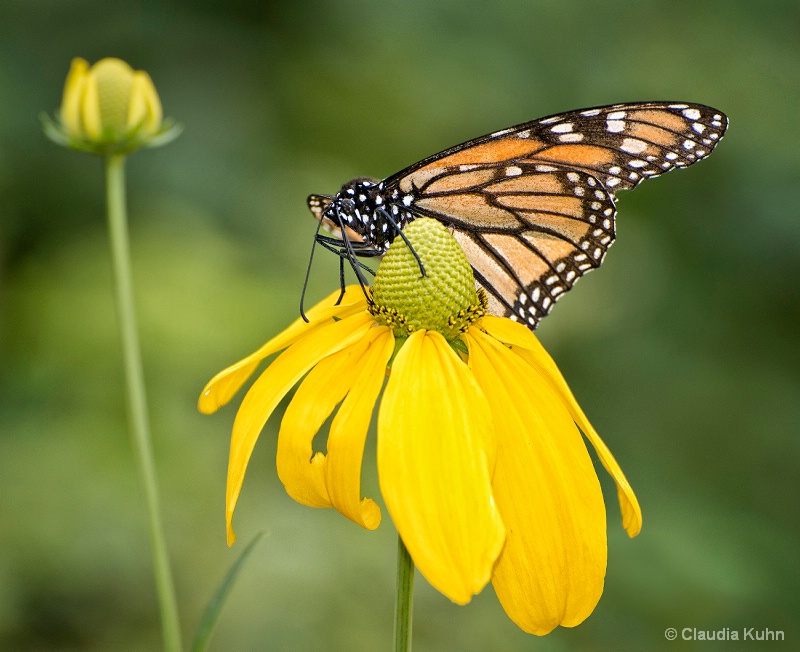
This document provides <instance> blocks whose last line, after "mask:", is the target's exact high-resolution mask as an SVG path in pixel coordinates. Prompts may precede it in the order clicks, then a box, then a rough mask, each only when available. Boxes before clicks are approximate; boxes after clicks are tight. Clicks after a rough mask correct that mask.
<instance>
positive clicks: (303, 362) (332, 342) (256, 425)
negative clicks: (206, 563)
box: [225, 312, 373, 545]
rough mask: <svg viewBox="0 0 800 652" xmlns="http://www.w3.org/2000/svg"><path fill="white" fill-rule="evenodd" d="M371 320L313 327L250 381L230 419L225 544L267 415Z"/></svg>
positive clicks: (366, 316) (358, 316)
mask: <svg viewBox="0 0 800 652" xmlns="http://www.w3.org/2000/svg"><path fill="white" fill-rule="evenodd" d="M372 324H373V321H372V318H371V317H370V315H369V314H367V313H366V312H362V313H359V314H356V315H351V316H350V317H347V318H345V319H342V320H341V321H336V322H331V323H328V324H326V325H325V326H324V327H323V328H317V329H314V330H312V331H311V332H310V333H308V334H307V335H306V336H305V337H303V338H301V339H300V340H298V341H297V342H295V344H294V346H292V347H290V348H289V349H287V350H286V351H284V352H283V353H282V354H281V355H279V356H278V357H277V358H276V359H275V361H274V362H273V363H272V364H271V365H270V366H269V367H267V368H266V369H265V370H264V373H262V374H261V376H260V377H259V378H258V380H256V382H255V383H253V386H252V387H251V388H250V390H249V391H248V392H247V394H246V395H245V397H244V400H243V401H242V405H241V407H239V411H238V412H237V413H236V419H235V420H234V422H233V434H232V435H231V450H230V457H229V459H228V483H227V489H226V492H225V520H226V525H227V531H228V545H231V544H232V543H233V542H234V541H235V540H236V535H235V534H234V533H233V528H232V526H231V519H232V518H233V510H234V509H235V507H236V501H237V500H238V499H239V492H240V491H241V489H242V482H243V481H244V474H245V471H246V470H247V463H248V461H249V460H250V454H251V453H252V452H253V447H254V446H255V443H256V440H257V439H258V436H259V434H260V433H261V429H262V428H263V427H264V424H265V423H266V421H267V419H268V418H269V415H270V414H272V411H273V410H274V409H275V407H276V406H277V405H278V402H279V401H280V400H281V398H283V396H284V395H285V394H286V393H287V392H288V391H289V390H290V389H291V388H292V387H293V386H294V385H295V383H297V381H298V380H300V378H302V376H303V375H304V374H305V373H306V372H307V371H308V370H309V369H311V367H313V366H314V365H315V364H316V363H317V362H319V361H320V360H322V359H323V358H324V357H326V356H328V355H330V354H331V353H335V352H337V351H341V350H342V349H344V348H345V347H347V346H349V345H351V344H353V343H354V342H357V341H358V340H359V339H361V338H362V337H364V335H365V334H366V332H367V330H369V328H370V326H372Z"/></svg>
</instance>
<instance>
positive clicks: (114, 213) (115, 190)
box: [106, 154, 181, 652]
mask: <svg viewBox="0 0 800 652" xmlns="http://www.w3.org/2000/svg"><path fill="white" fill-rule="evenodd" d="M106 200H107V202H108V231H109V238H110V241H111V260H112V265H113V268H114V289H115V294H116V304H117V318H118V321H119V332H120V339H121V341H122V352H123V357H124V362H125V380H126V385H127V395H128V413H129V415H128V416H129V418H130V429H131V438H132V440H133V448H134V452H135V454H136V461H137V463H138V467H139V474H140V476H141V482H142V485H143V487H144V494H145V501H146V503H147V517H148V522H149V525H150V545H151V547H152V551H153V570H154V573H155V580H156V591H157V592H158V599H159V606H160V611H161V630H162V635H163V639H164V649H165V650H167V651H168V652H179V650H180V649H181V630H180V624H179V621H178V607H177V601H176V600H175V586H174V584H173V581H172V573H171V571H170V564H169V556H168V555H167V546H166V543H165V541H164V532H163V530H162V527H161V513H160V508H159V502H158V486H157V483H156V473H155V468H154V464H153V450H152V446H151V444H150V427H149V425H148V417H147V399H146V396H145V391H144V374H143V373H142V358H141V355H140V353H139V340H138V336H137V334H136V315H135V313H134V308H133V282H132V279H131V261H130V246H129V244H128V219H127V212H126V208H125V156H124V155H122V154H113V155H111V156H108V157H107V158H106Z"/></svg>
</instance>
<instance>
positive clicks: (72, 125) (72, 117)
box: [61, 57, 89, 138]
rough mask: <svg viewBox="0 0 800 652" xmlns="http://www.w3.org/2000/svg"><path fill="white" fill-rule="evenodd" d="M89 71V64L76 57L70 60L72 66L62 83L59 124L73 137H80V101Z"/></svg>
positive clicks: (81, 133) (81, 131)
mask: <svg viewBox="0 0 800 652" xmlns="http://www.w3.org/2000/svg"><path fill="white" fill-rule="evenodd" d="M88 70H89V63H88V62H87V61H86V59H81V58H78V57H76V58H75V59H73V60H72V65H71V66H70V69H69V74H68V75H67V81H66V82H65V83H64V97H63V99H62V100H61V122H62V123H63V124H64V126H65V127H66V128H67V129H68V130H69V131H70V133H71V134H72V135H73V136H75V137H78V138H79V137H81V136H82V135H83V130H82V128H81V117H80V110H81V99H82V97H83V93H84V87H85V85H86V73H87V71H88Z"/></svg>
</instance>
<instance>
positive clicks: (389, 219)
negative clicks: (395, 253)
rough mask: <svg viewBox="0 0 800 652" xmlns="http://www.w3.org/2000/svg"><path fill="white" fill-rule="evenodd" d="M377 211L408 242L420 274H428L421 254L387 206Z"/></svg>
mask: <svg viewBox="0 0 800 652" xmlns="http://www.w3.org/2000/svg"><path fill="white" fill-rule="evenodd" d="M375 212H376V213H380V215H381V217H383V218H384V219H385V220H386V221H387V222H389V224H391V225H392V228H393V229H394V232H395V233H396V234H397V235H399V236H400V237H401V238H402V239H403V242H405V243H406V247H408V250H409V251H410V252H411V253H412V255H413V256H414V258H415V259H416V261H417V265H419V271H420V274H422V276H427V274H426V273H425V266H424V265H423V264H422V261H421V260H420V258H419V255H418V254H417V252H416V251H415V249H414V247H413V246H412V245H411V243H410V242H409V241H408V238H407V237H406V234H405V233H403V230H402V229H401V228H400V227H399V226H398V224H397V222H395V220H394V218H393V217H392V216H391V215H389V211H387V210H386V209H385V208H380V207H379V208H377V209H376V210H375Z"/></svg>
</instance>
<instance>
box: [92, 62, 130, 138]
mask: <svg viewBox="0 0 800 652" xmlns="http://www.w3.org/2000/svg"><path fill="white" fill-rule="evenodd" d="M133 76H134V72H133V68H131V67H130V66H129V65H128V64H127V63H126V62H125V61H123V60H122V59H117V58H114V57H107V58H105V59H101V60H100V61H98V62H97V63H96V64H94V65H93V66H92V67H91V68H90V69H89V77H90V78H91V79H93V80H95V82H96V87H97V92H98V107H99V112H100V121H101V124H102V127H103V129H109V130H110V131H111V133H113V134H114V135H115V136H119V135H121V134H122V133H123V132H124V131H125V125H126V124H127V122H128V109H129V107H130V99H131V89H132V86H133Z"/></svg>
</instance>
